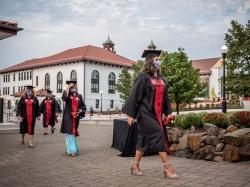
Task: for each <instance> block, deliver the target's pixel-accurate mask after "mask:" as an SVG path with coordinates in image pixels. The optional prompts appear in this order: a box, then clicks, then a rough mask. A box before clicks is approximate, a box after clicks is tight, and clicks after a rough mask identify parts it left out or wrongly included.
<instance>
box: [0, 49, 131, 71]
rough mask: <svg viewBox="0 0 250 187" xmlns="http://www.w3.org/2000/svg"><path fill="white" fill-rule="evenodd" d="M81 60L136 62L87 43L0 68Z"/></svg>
mask: <svg viewBox="0 0 250 187" xmlns="http://www.w3.org/2000/svg"><path fill="white" fill-rule="evenodd" d="M79 60H90V61H96V62H102V63H105V64H111V65H119V66H126V67H131V66H132V65H133V64H134V63H135V62H134V61H132V60H130V59H128V58H125V57H123V56H120V55H118V54H116V53H113V52H110V51H107V50H105V49H103V48H101V47H96V46H92V45H87V46H83V47H78V48H73V49H68V50H66V51H63V52H61V53H58V54H55V55H51V56H48V57H44V58H37V59H32V60H26V61H24V62H22V63H20V64H17V65H14V66H11V67H8V68H5V69H2V70H0V73H7V72H11V71H18V70H24V69H31V68H38V67H43V66H49V65H56V64H64V63H67V62H74V61H79Z"/></svg>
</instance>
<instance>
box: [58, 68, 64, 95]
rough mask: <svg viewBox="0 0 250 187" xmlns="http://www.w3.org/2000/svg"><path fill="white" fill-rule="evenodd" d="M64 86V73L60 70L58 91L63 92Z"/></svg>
mask: <svg viewBox="0 0 250 187" xmlns="http://www.w3.org/2000/svg"><path fill="white" fill-rule="evenodd" d="M62 87H63V74H62V72H59V73H58V74H57V93H62Z"/></svg>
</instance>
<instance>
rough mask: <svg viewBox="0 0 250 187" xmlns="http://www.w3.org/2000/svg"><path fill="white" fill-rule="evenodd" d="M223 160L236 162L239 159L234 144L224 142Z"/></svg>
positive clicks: (237, 150)
mask: <svg viewBox="0 0 250 187" xmlns="http://www.w3.org/2000/svg"><path fill="white" fill-rule="evenodd" d="M222 156H223V160H225V161H232V162H236V161H239V160H240V157H239V149H238V147H236V146H234V145H229V144H226V146H225V148H224V151H223V155H222Z"/></svg>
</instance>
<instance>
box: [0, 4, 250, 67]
mask: <svg viewBox="0 0 250 187" xmlns="http://www.w3.org/2000/svg"><path fill="white" fill-rule="evenodd" d="M0 19H2V20H10V21H15V22H17V23H18V26H19V27H22V28H24V30H23V31H20V32H18V34H17V35H16V36H14V37H10V38H7V39H4V40H0V69H3V68H5V67H9V66H11V65H15V64H18V63H21V62H23V61H25V60H29V59H34V58H41V57H45V56H49V55H53V54H55V53H58V52H61V51H64V50H67V49H70V48H75V47H80V46H84V45H95V46H99V47H102V43H103V42H104V41H105V40H106V39H107V37H108V35H109V36H110V38H111V40H112V41H113V42H114V43H115V49H116V51H117V53H118V54H120V55H122V56H125V57H127V58H129V59H132V60H135V61H137V60H139V59H141V54H142V52H143V50H144V49H145V48H146V46H147V45H148V44H149V42H150V40H151V39H152V40H153V41H154V43H155V44H156V46H157V49H162V50H165V51H169V52H174V51H176V50H177V49H178V48H179V47H182V48H184V49H185V51H186V53H187V55H188V57H189V59H190V60H191V59H201V58H213V57H219V56H221V51H220V47H221V46H222V45H223V44H224V37H225V33H226V32H227V31H228V28H230V22H231V20H237V21H238V22H240V23H241V24H243V25H245V24H246V23H247V21H248V20H249V19H250V0H22V1H20V0H0Z"/></svg>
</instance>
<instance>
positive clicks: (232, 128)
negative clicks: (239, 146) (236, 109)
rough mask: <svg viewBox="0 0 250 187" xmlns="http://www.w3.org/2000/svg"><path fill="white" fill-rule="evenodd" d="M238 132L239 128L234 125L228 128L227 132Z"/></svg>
mask: <svg viewBox="0 0 250 187" xmlns="http://www.w3.org/2000/svg"><path fill="white" fill-rule="evenodd" d="M236 130H238V127H236V126H234V125H230V126H229V127H227V132H228V133H231V132H234V131H236Z"/></svg>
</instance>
